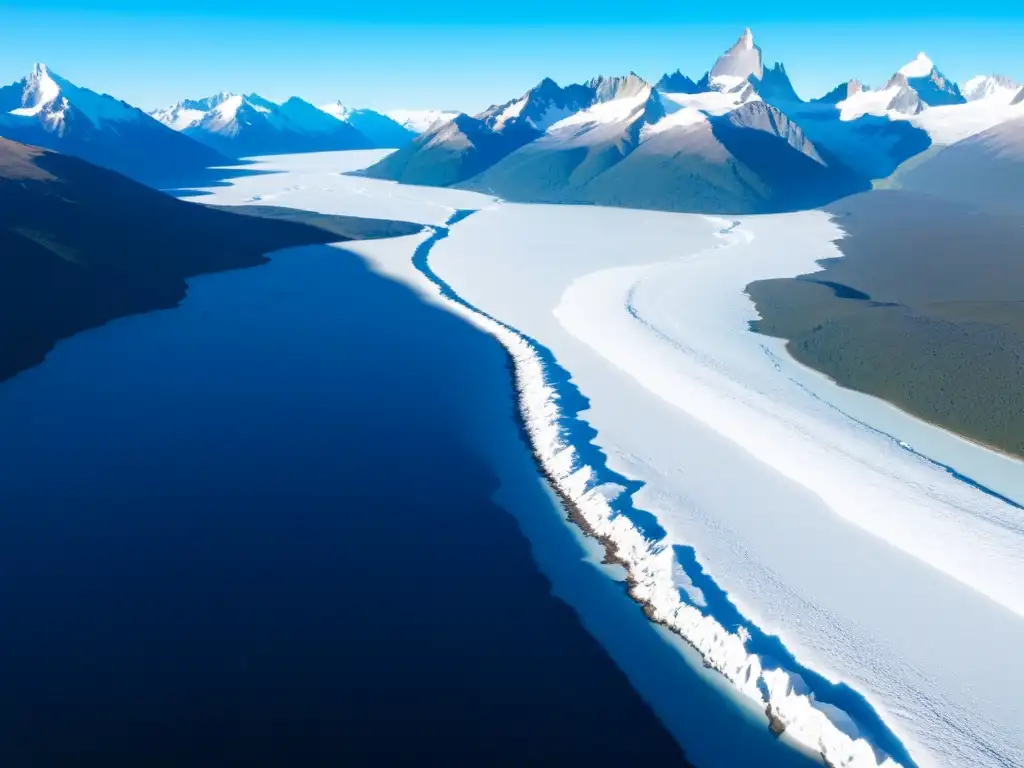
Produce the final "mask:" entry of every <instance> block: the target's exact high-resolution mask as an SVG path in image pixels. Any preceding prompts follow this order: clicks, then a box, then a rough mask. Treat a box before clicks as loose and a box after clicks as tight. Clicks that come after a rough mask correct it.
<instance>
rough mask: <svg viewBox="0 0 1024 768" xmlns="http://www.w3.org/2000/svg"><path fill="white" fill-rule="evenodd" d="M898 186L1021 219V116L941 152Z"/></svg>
mask: <svg viewBox="0 0 1024 768" xmlns="http://www.w3.org/2000/svg"><path fill="white" fill-rule="evenodd" d="M900 186H901V187H902V188H903V189H907V190H913V191H917V192H922V193H924V194H928V195H932V196H935V197H941V198H946V199H949V200H956V201H959V202H961V203H964V204H966V205H968V206H972V207H975V208H979V209H982V210H985V211H988V212H990V213H1005V214H1024V115H1022V116H1021V117H1019V118H1016V119H1014V120H1010V121H1008V122H1005V123H1002V124H1000V125H996V126H995V127H993V128H990V129H988V130H987V131H983V132H981V133H979V134H976V135H974V136H971V137H970V138H967V139H964V140H963V141H958V142H957V143H955V144H952V145H950V146H948V147H945V148H943V149H942V150H941V151H939V152H938V153H937V154H935V155H934V156H932V157H929V158H928V159H926V160H925V161H924V162H922V163H921V164H920V165H917V166H916V167H914V168H912V169H910V170H908V171H907V173H906V174H905V175H903V176H901V179H900Z"/></svg>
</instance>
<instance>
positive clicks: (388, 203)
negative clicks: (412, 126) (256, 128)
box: [186, 149, 493, 224]
mask: <svg viewBox="0 0 1024 768" xmlns="http://www.w3.org/2000/svg"><path fill="white" fill-rule="evenodd" d="M393 151H394V150H391V149H367V150H359V151H353V152H309V153H303V154H298V155H274V156H271V157H266V158H262V159H259V160H258V161H257V162H255V163H253V164H252V165H247V166H245V168H246V170H258V171H272V173H267V174H265V175H256V176H241V177H238V178H235V179H232V180H231V186H226V187H213V188H212V189H211V190H210V191H211V192H212V193H213V194H214V195H215V198H214V197H210V196H209V195H203V196H200V197H197V198H195V200H196V201H198V202H216V203H217V205H252V204H254V203H259V204H261V205H275V206H283V207H285V208H298V209H301V210H306V211H316V212H318V213H345V214H348V215H351V216H363V217H366V218H370V219H395V220H398V221H413V222H417V223H421V224H442V223H444V221H445V220H446V219H447V218H448V216H449V215H450V214H451V212H452V210H453V209H454V208H465V209H475V208H482V207H485V206H487V205H491V204H493V198H491V197H488V196H486V195H480V194H477V193H475V192H465V191H462V190H457V189H442V188H435V187H410V186H405V185H401V184H396V183H395V182H392V181H383V180H380V179H368V178H363V177H359V176H347V175H343V174H345V173H346V172H348V171H354V170H359V169H362V168H367V167H369V166H371V165H373V164H374V163H376V162H377V161H379V160H381V159H382V158H384V157H386V156H387V155H389V154H390V153H391V152H393ZM186 199H187V198H186Z"/></svg>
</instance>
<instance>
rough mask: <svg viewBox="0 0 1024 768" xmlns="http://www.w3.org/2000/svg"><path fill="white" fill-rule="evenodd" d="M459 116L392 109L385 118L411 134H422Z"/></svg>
mask: <svg viewBox="0 0 1024 768" xmlns="http://www.w3.org/2000/svg"><path fill="white" fill-rule="evenodd" d="M459 114H461V113H460V112H453V111H451V110H443V109H394V110H392V111H390V112H388V113H387V115H386V116H387V117H390V118H391V119H392V120H394V121H395V122H396V123H398V124H399V125H400V126H402V127H403V128H407V129H409V130H410V131H412V132H413V133H424V132H425V131H426V130H427V129H428V128H430V126H432V125H434V124H435V123H439V122H445V123H447V122H448V121H449V120H451V119H452V118H454V117H455V116H456V115H459Z"/></svg>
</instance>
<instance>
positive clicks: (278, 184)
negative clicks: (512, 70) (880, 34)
mask: <svg viewBox="0 0 1024 768" xmlns="http://www.w3.org/2000/svg"><path fill="white" fill-rule="evenodd" d="M377 156H379V155H377ZM373 157H374V153H333V154H324V155H318V156H315V155H304V156H299V157H295V158H287V157H283V158H282V157H278V158H274V159H272V160H268V161H266V165H267V167H268V168H273V169H275V170H278V171H280V172H279V173H277V174H271V175H266V176H256V177H243V178H240V179H237V180H235V181H234V182H233V186H231V187H225V188H217V189H214V190H212V191H213V193H214V195H215V197H214V199H213V200H214V201H215V202H217V203H222V204H243V203H246V202H254V201H257V200H258V201H259V202H261V203H265V204H273V205H286V206H291V207H297V208H306V209H308V210H317V211H321V212H325V213H344V214H353V215H364V216H380V217H391V218H405V219H406V220H414V221H419V222H422V223H424V224H425V225H430V226H433V227H444V226H446V225H447V226H448V231H447V234H448V236H447V237H446V238H445V239H443V240H440V241H438V242H437V243H436V244H435V246H434V248H433V250H432V252H431V254H430V257H429V268H430V272H432V273H433V275H432V276H431V275H428V274H427V273H426V271H425V270H423V269H422V265H420V266H421V268H420V269H419V270H417V269H416V268H415V267H414V265H413V264H412V263H411V259H410V258H409V254H408V253H406V254H405V256H402V255H401V254H397V253H393V254H392V257H391V258H389V259H387V260H381V259H377V258H376V257H375V256H374V255H373V253H372V252H371V250H370V249H367V250H366V251H365V252H364V253H363V255H364V257H365V258H367V259H368V260H369V261H370V262H371V264H373V265H374V267H375V268H376V269H378V270H379V271H381V272H383V273H384V274H388V275H390V276H392V277H394V278H395V279H400V280H403V281H405V282H408V283H409V284H410V285H413V286H414V287H416V288H417V290H420V291H421V292H422V293H423V294H424V295H425V296H429V297H430V300H434V301H438V302H440V303H442V304H443V305H445V306H447V307H448V308H449V309H451V311H453V312H456V313H458V314H461V315H462V316H464V317H465V318H466V319H467V320H468V321H469V322H472V323H474V324H476V325H478V326H479V327H481V328H482V329H484V330H486V331H487V332H489V333H491V334H492V335H494V336H495V337H496V338H497V339H498V340H499V341H500V342H501V343H502V344H503V345H504V346H505V348H506V349H507V350H508V351H509V354H510V356H511V358H512V360H513V362H514V369H515V377H516V382H517V387H518V390H519V393H520V405H521V410H522V415H523V419H524V422H525V424H526V426H527V429H528V432H529V434H530V437H531V442H532V444H533V448H534V451H535V454H536V457H537V459H538V461H539V463H540V464H541V466H542V468H543V471H544V474H545V475H546V476H547V477H548V479H549V480H550V482H551V483H552V485H553V486H554V487H555V489H556V490H557V491H558V493H559V495H560V496H561V498H562V499H563V500H564V501H565V503H566V505H567V506H568V507H569V508H570V511H573V514H574V516H575V519H576V520H577V522H579V523H580V524H581V525H583V526H584V527H585V528H586V529H587V530H589V532H590V533H592V534H593V535H595V536H597V537H599V538H600V540H601V541H602V542H604V544H605V545H606V547H607V548H608V549H609V550H610V552H611V554H612V555H613V556H614V558H615V559H616V560H617V561H618V562H619V563H620V564H621V565H622V566H623V567H624V568H625V569H626V570H627V571H628V572H629V574H630V576H629V588H630V591H631V593H632V594H633V596H634V597H635V598H637V599H638V600H640V601H642V602H643V603H644V604H645V605H646V606H647V610H648V613H649V615H650V616H651V618H652V619H654V620H655V621H657V622H660V623H662V624H664V625H666V626H668V627H671V628H672V629H674V630H675V631H676V632H677V633H678V634H680V635H681V636H683V637H684V638H686V639H687V641H688V642H689V643H690V644H691V645H692V646H693V647H694V648H696V649H697V650H698V651H699V652H700V653H701V655H702V657H703V659H704V661H705V663H706V664H708V665H709V666H711V667H713V668H714V669H716V670H718V671H719V672H721V673H722V675H723V676H724V677H725V678H727V679H728V680H729V681H730V682H731V683H732V684H733V686H734V688H735V689H736V691H738V692H739V695H740V696H742V697H744V698H745V700H747V701H748V702H749V703H751V704H752V705H753V706H754V707H756V708H760V709H762V710H763V711H764V712H766V713H767V714H766V715H763V716H764V717H767V718H769V719H770V722H771V723H772V725H773V727H774V728H777V729H784V732H785V738H787V739H789V740H792V741H795V742H797V743H800V744H802V745H804V746H806V747H807V748H808V749H809V750H811V751H813V752H816V753H821V754H822V755H823V756H824V758H825V760H826V761H827V762H828V763H829V764H832V765H891V764H895V763H900V762H904V763H910V762H914V763H916V764H918V765H921V766H928V765H965V764H970V765H979V766H1005V765H1014V764H1022V763H1024V725H1022V723H1024V712H1022V703H1021V697H1020V696H1019V691H1020V690H1021V688H1022V686H1024V669H1022V666H1021V665H1020V664H1015V663H1014V659H1015V658H1016V654H1017V649H1019V648H1020V647H1021V644H1022V643H1024V618H1022V617H1024V613H1022V606H1021V602H1020V601H1021V598H1020V595H1021V594H1024V589H1022V584H1024V581H1022V577H1021V574H1022V571H1021V560H1022V559H1024V558H1022V554H1021V553H1022V552H1024V546H1022V541H1021V535H1022V534H1021V522H1022V515H1021V513H1020V509H1019V508H1018V507H1015V506H1014V503H1013V502H1016V503H1017V504H1019V503H1020V501H1021V499H1022V498H1024V494H1022V490H1024V482H1022V480H1021V478H1022V471H1024V470H1022V463H1021V462H1017V461H1014V460H1010V459H1007V458H1006V457H1003V456H999V455H998V454H993V453H992V452H990V451H986V450H985V449H982V448H980V447H978V446H975V445H973V444H969V443H966V441H962V440H959V439H958V438H956V437H955V436H953V435H950V434H949V433H945V432H942V431H941V430H937V429H935V428H932V427H929V425H925V424H923V423H921V422H918V421H916V420H914V419H912V417H909V416H908V415H906V414H903V413H902V412H898V411H896V410H895V409H891V408H888V407H887V406H885V405H884V404H882V403H879V402H878V401H874V400H873V399H871V398H867V397H866V396H862V395H858V394H857V393H851V392H847V391H845V390H840V389H839V388H838V387H836V386H835V385H834V384H832V383H831V382H829V381H828V380H827V379H825V378H824V377H821V376H817V375H814V374H813V373H812V372H808V371H806V370H805V369H802V368H800V367H799V366H797V365H796V364H795V362H793V361H792V360H791V359H790V358H789V357H788V355H786V353H785V350H784V348H783V347H782V345H781V344H780V343H779V342H778V341H777V340H773V339H766V338H763V337H759V336H756V335H754V334H751V333H750V332H749V331H748V330H747V321H748V320H750V319H753V318H754V317H755V315H754V314H753V306H752V304H750V302H749V300H748V299H746V297H745V296H744V294H743V288H744V286H745V285H746V284H747V283H749V282H751V281H752V280H755V279H759V278H762V277H767V276H772V277H782V276H788V275H795V274H800V273H802V272H807V271H812V270H813V269H814V268H815V262H816V260H817V259H820V258H827V257H833V256H838V255H839V253H838V251H837V250H836V249H835V246H834V245H833V243H832V241H833V240H834V239H836V238H837V237H839V236H841V232H840V231H839V230H838V228H837V227H836V226H835V224H834V222H832V221H831V220H830V218H829V216H828V215H827V214H824V213H817V212H810V213H804V214H785V215H775V216H746V217H738V218H736V219H731V220H729V221H721V220H713V219H709V218H705V217H701V216H695V215H686V214H668V213H657V212H650V211H633V210H623V209H604V208H597V207H572V206H540V205H509V204H504V203H501V202H500V201H497V200H495V199H493V198H490V197H488V196H486V195H478V194H473V193H468V192H459V191H456V190H439V189H429V190H424V189H419V188H414V187H405V186H401V185H396V184H392V183H389V182H380V181H375V180H370V179H364V178H359V177H346V176H341V175H339V171H342V170H349V169H352V168H355V167H361V165H366V164H369V163H370V162H372V161H373ZM204 199H205V200H207V201H209V200H210V199H211V198H204ZM456 210H476V211H477V212H476V213H474V214H473V215H472V216H469V217H468V218H465V219H464V220H461V221H459V222H458V223H451V219H452V214H453V213H454V212H455V211H456ZM373 247H374V248H378V249H379V248H384V247H385V246H384V245H379V246H376V245H375V246H373ZM353 250H354V251H355V252H357V253H358V252H360V249H359V248H354V249H353ZM438 281H441V282H442V283H443V285H444V287H445V288H444V290H442V288H441V287H439V285H438ZM559 370H561V371H563V372H567V374H568V379H567V381H568V384H567V383H566V378H565V377H561V376H559V375H556V374H557V373H558V371H559ZM569 385H571V387H573V388H576V389H578V391H579V392H581V393H583V394H584V395H585V397H586V398H587V400H588V407H587V409H586V410H583V411H582V412H580V413H567V412H565V411H564V403H565V400H564V397H565V392H564V391H563V390H562V389H561V388H562V387H565V386H569ZM573 422H582V423H585V424H586V425H587V426H588V427H591V428H593V430H595V431H596V436H594V437H593V440H592V443H593V444H592V445H591V444H583V443H581V442H580V441H579V440H578V439H576V437H575V436H576V435H577V434H578V432H577V431H574V424H573ZM595 447H596V448H598V449H600V452H601V455H602V456H603V457H606V460H605V462H604V466H601V465H598V464H595V463H594V462H592V461H591V459H592V457H593V450H594V448H595ZM911 447H912V449H913V450H911V449H910V448H911ZM968 465H969V466H968ZM944 466H948V467H953V468H955V469H957V470H958V471H961V472H963V473H964V474H967V475H969V476H970V477H971V478H972V479H974V480H976V481H977V483H976V484H975V485H970V484H967V483H964V482H962V481H961V480H960V479H958V477H956V476H954V475H952V474H950V472H949V471H947V470H946V469H944ZM609 478H612V480H614V479H616V478H628V480H629V482H628V483H627V484H626V485H628V487H624V486H623V484H622V483H616V482H613V481H612V480H610V479H609ZM985 488H990V489H992V491H993V492H991V493H986V492H985V490H984V489H985ZM1004 499H1005V500H1004ZM766 638H767V639H768V640H772V639H777V641H778V645H775V646H772V645H770V644H766ZM812 670H813V671H812ZM832 686H841V687H842V686H845V687H848V689H849V690H850V691H852V692H855V693H856V694H857V696H848V697H846V699H844V701H850V702H853V704H854V705H855V707H854V710H855V711H853V712H852V714H851V712H849V711H845V710H844V709H843V708H842V707H841V706H837V705H836V699H835V697H834V696H830V690H831V687H832ZM858 701H861V702H863V705H858V704H857V702H858ZM840 703H842V702H840ZM875 712H877V715H878V716H880V717H881V720H880V721H879V722H872V720H871V716H872V713H875ZM881 723H884V725H881ZM889 729H891V733H892V734H895V735H894V736H891V734H889V733H888V731H889Z"/></svg>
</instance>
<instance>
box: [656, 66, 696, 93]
mask: <svg viewBox="0 0 1024 768" xmlns="http://www.w3.org/2000/svg"><path fill="white" fill-rule="evenodd" d="M654 88H655V90H658V91H661V92H662V93H686V94H694V93H700V90H701V89H700V86H699V85H698V84H697V83H696V82H694V81H693V80H691V79H690V78H689V77H687V76H686V75H684V74H683V72H682V70H679V69H677V70H676V71H675V72H668V73H666V74H664V75H662V76H661V79H660V80H659V81H658V82H657V84H656V85H655V86H654Z"/></svg>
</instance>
